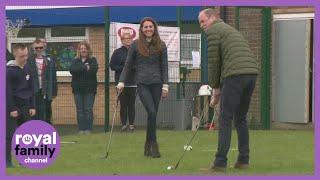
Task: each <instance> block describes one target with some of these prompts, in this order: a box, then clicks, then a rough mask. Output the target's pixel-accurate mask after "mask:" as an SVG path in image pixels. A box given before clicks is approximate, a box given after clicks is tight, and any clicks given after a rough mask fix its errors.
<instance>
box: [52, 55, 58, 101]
mask: <svg viewBox="0 0 320 180" xmlns="http://www.w3.org/2000/svg"><path fill="white" fill-rule="evenodd" d="M51 61H52V97H56V96H57V94H58V84H57V69H56V62H55V60H54V59H52V58H51Z"/></svg>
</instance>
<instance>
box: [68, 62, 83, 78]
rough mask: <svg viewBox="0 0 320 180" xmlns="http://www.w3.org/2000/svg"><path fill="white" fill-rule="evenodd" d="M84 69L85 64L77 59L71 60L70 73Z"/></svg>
mask: <svg viewBox="0 0 320 180" xmlns="http://www.w3.org/2000/svg"><path fill="white" fill-rule="evenodd" d="M85 69H86V67H85V65H84V64H83V63H82V62H81V61H80V60H78V59H74V60H72V63H71V66H70V73H71V74H72V75H73V74H77V73H81V72H84V71H85Z"/></svg>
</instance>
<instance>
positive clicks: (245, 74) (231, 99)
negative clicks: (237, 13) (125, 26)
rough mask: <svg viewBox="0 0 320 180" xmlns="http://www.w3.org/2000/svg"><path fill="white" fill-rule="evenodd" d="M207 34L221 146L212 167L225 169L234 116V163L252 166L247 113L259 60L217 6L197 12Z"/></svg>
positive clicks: (213, 104)
mask: <svg viewBox="0 0 320 180" xmlns="http://www.w3.org/2000/svg"><path fill="white" fill-rule="evenodd" d="M198 20H199V24H200V27H201V28H202V29H203V30H204V31H205V33H206V35H207V44H208V49H207V52H208V72H209V85H210V86H212V88H213V91H212V96H211V102H210V106H211V107H214V106H215V105H216V104H217V103H218V101H219V100H220V106H221V108H220V118H219V137H218V150H217V153H216V155H215V160H214V162H213V164H212V167H211V169H212V170H213V171H225V170H226V167H227V154H228V151H229V148H230V141H231V130H232V120H234V123H235V127H236V130H237V134H238V149H239V155H238V159H237V162H236V163H235V165H234V167H235V168H239V169H244V168H248V167H249V130H248V126H247V120H246V115H247V112H248V109H249V104H250V99H251V96H252V93H253V90H254V87H255V82H256V77H257V74H258V65H257V61H256V59H255V57H254V55H253V53H252V51H251V50H250V47H249V44H248V42H247V41H246V40H245V39H244V37H243V36H242V35H241V34H240V32H238V31H237V30H236V29H234V28H233V27H231V26H230V25H228V24H226V23H224V22H223V21H222V20H221V19H220V18H219V12H218V11H217V10H215V9H204V10H202V11H201V12H200V13H199V16H198Z"/></svg>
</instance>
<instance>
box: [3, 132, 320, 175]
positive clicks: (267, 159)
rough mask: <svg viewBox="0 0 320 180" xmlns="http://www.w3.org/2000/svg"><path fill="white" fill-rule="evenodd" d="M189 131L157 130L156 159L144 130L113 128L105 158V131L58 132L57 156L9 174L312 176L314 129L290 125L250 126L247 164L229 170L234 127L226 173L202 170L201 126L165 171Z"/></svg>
mask: <svg viewBox="0 0 320 180" xmlns="http://www.w3.org/2000/svg"><path fill="white" fill-rule="evenodd" d="M191 135H192V132H191V131H172V130H158V134H157V136H158V142H159V145H160V152H161V158H158V159H152V158H147V157H144V156H143V147H144V142H145V131H144V130H136V131H135V132H134V133H128V132H127V133H121V132H119V131H116V132H114V134H113V139H112V145H111V151H110V153H109V157H108V159H104V158H103V157H104V156H105V149H106V143H107V142H108V138H109V133H94V134H91V135H66V136H61V139H62V141H77V143H75V144H61V149H60V156H59V157H58V158H57V160H56V161H55V163H54V164H53V165H51V166H50V167H48V168H45V169H40V170H32V169H26V168H23V167H19V166H17V162H15V163H14V164H15V165H16V167H15V168H9V169H7V174H10V175H213V176H214V175H297V174H299V175H306V174H308V175H312V174H313V173H314V133H313V131H311V130H310V131H298V130H296V131H293V130H271V131H264V130H251V131H250V150H251V152H250V168H249V169H246V170H237V169H233V168H232V165H233V164H234V162H235V160H236V158H237V153H238V151H237V138H236V131H233V137H232V145H231V148H230V151H229V155H228V158H229V161H228V168H227V172H226V173H223V174H221V173H220V174H216V173H212V172H210V171H204V170H202V169H203V168H206V167H209V166H210V165H211V163H212V161H213V159H214V154H215V152H216V147H217V135H218V132H217V131H207V130H201V131H200V132H199V133H198V134H197V136H196V137H195V139H194V141H193V143H192V144H191V145H192V147H193V150H192V151H188V152H187V153H186V155H185V157H184V158H183V160H182V161H181V163H180V165H179V167H178V169H176V170H170V171H168V170H167V167H168V166H169V165H174V164H175V163H176V161H177V160H178V159H179V157H180V156H181V154H182V153H183V146H184V145H185V144H186V142H187V140H188V139H189V138H190V136H191Z"/></svg>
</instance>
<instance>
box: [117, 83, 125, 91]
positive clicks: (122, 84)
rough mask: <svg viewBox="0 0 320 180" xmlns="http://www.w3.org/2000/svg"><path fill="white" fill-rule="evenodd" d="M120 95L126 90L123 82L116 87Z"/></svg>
mask: <svg viewBox="0 0 320 180" xmlns="http://www.w3.org/2000/svg"><path fill="white" fill-rule="evenodd" d="M116 88H117V91H118V93H121V92H122V91H123V88H124V83H123V82H119V83H118V85H117V86H116Z"/></svg>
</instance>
